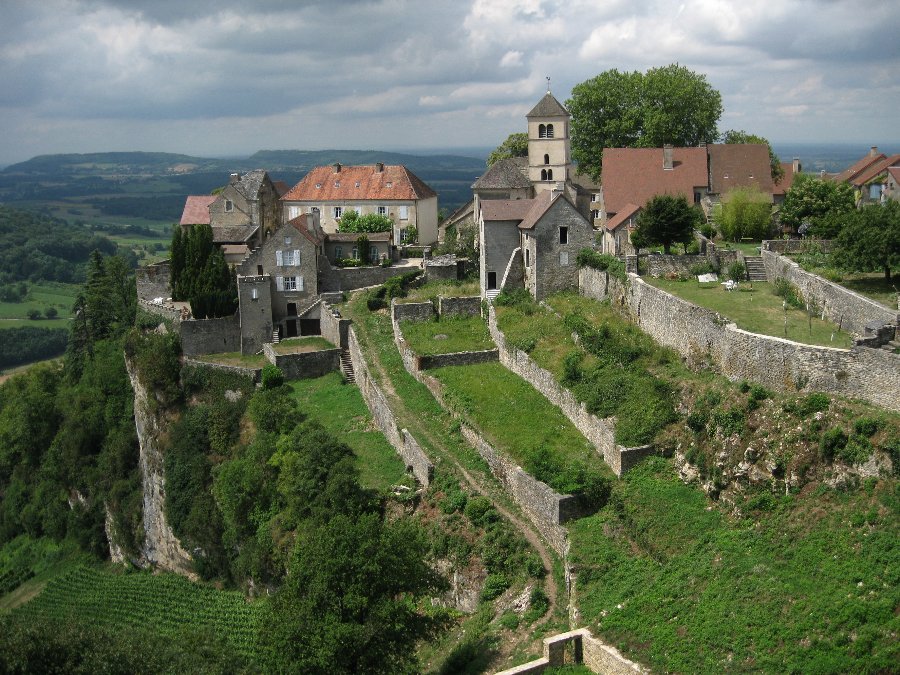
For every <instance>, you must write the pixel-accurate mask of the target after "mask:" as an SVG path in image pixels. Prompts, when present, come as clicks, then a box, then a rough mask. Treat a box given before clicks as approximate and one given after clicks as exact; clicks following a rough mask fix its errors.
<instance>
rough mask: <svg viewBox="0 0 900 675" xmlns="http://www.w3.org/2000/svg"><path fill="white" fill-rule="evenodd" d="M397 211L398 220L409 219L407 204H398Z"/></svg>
mask: <svg viewBox="0 0 900 675" xmlns="http://www.w3.org/2000/svg"><path fill="white" fill-rule="evenodd" d="M397 211H398V213H399V215H400V220H408V219H409V207H408V206H400V207H398V208H397Z"/></svg>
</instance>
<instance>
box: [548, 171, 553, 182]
mask: <svg viewBox="0 0 900 675" xmlns="http://www.w3.org/2000/svg"><path fill="white" fill-rule="evenodd" d="M547 180H553V169H547Z"/></svg>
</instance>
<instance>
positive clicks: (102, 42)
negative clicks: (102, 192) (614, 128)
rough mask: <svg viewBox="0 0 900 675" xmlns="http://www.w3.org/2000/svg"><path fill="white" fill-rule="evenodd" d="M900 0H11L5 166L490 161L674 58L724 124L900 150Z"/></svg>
mask: <svg viewBox="0 0 900 675" xmlns="http://www.w3.org/2000/svg"><path fill="white" fill-rule="evenodd" d="M898 35H900V0H867V1H866V2H858V1H857V0H851V1H846V2H845V1H844V0H779V1H778V2H772V1H771V0H736V1H733V0H685V1H684V2H678V0H564V1H558V2H557V1H548V0H519V1H513V0H447V1H433V0H372V1H365V0H323V1H318V0H266V1H265V2H251V1H248V0H243V1H240V2H239V1H236V0H41V1H40V2H35V1H34V0H3V12H2V22H0V115H2V119H3V131H2V134H0V165H3V164H9V163H12V162H16V161H22V160H25V159H28V158H30V157H32V156H34V155H38V154H49V153H62V152H101V151H114V150H145V151H166V152H179V153H185V154H191V155H200V156H245V155H249V154H251V153H253V152H255V151H257V150H261V149H307V150H318V149H330V148H340V149H384V150H415V149H424V148H428V149H435V148H446V149H454V148H473V147H486V148H491V147H494V146H496V145H498V144H499V143H500V142H501V141H502V140H503V139H505V138H506V136H507V135H508V134H510V133H513V132H519V131H524V130H525V120H524V115H525V114H526V113H527V112H528V111H529V110H530V108H531V107H532V106H533V105H534V104H535V103H536V102H537V101H538V100H539V99H540V97H541V96H542V95H543V94H544V92H545V91H546V88H547V81H546V77H548V76H549V77H550V78H551V80H550V86H551V90H552V92H553V94H554V95H555V96H556V97H557V98H558V99H559V100H560V101H561V102H562V103H565V101H566V99H568V98H569V96H570V94H571V90H572V87H573V86H574V85H576V84H578V83H580V82H583V81H585V80H587V79H590V78H591V77H594V76H595V75H597V74H599V73H600V72H602V71H604V70H608V69H611V68H616V69H618V70H627V71H631V70H640V71H646V70H647V69H649V68H652V67H657V66H665V65H668V64H670V63H676V62H677V63H679V64H681V65H683V66H686V67H688V68H690V69H691V70H693V71H694V72H696V73H699V74H702V75H704V76H705V77H706V78H707V81H708V82H709V83H710V84H711V85H712V86H713V87H714V88H715V89H717V90H719V91H720V92H721V94H722V102H723V106H724V109H725V112H724V114H723V116H722V119H721V120H720V123H719V127H720V129H721V130H725V129H744V130H746V131H749V132H752V133H756V134H759V135H762V136H765V137H767V138H769V140H770V141H773V142H853V143H859V144H860V145H861V146H862V147H864V148H868V146H869V145H872V144H875V143H879V142H880V143H887V144H893V145H898V144H900V124H898V121H900V114H898V113H900V41H898V39H897V36H898Z"/></svg>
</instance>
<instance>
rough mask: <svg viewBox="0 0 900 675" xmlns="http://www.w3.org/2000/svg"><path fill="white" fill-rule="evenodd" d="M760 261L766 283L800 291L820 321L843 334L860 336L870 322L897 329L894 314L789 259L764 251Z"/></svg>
mask: <svg viewBox="0 0 900 675" xmlns="http://www.w3.org/2000/svg"><path fill="white" fill-rule="evenodd" d="M767 243H770V242H767ZM762 259H763V264H765V266H766V279H768V280H769V281H770V282H774V281H775V280H776V279H784V280H785V281H787V282H788V283H790V284H791V285H792V286H794V287H795V288H797V290H799V291H800V295H801V296H803V299H804V300H806V301H808V302H811V303H814V304H815V305H816V307H818V308H819V313H820V315H821V316H822V317H823V318H826V319H828V320H829V321H832V322H834V323H835V324H836V325H838V326H840V327H841V328H843V329H844V330H846V331H850V332H852V333H856V334H857V335H863V334H864V333H865V332H866V331H865V327H866V324H867V323H869V322H870V321H881V322H884V323H886V324H891V325H892V326H895V327H896V326H897V325H898V313H897V310H895V309H894V310H892V309H888V308H887V307H885V306H884V305H882V304H880V303H877V302H875V301H874V300H870V299H869V298H866V297H864V296H862V295H860V294H859V293H854V292H853V291H851V290H849V289H847V288H844V287H843V286H840V285H839V284H835V283H832V282H830V281H827V280H826V279H823V278H822V277H820V276H818V275H815V274H811V273H809V272H806V271H804V270H803V269H801V268H800V265H799V264H797V263H796V262H794V261H793V260H791V259H790V258H785V257H784V256H782V255H779V254H778V253H773V252H771V251H763V252H762Z"/></svg>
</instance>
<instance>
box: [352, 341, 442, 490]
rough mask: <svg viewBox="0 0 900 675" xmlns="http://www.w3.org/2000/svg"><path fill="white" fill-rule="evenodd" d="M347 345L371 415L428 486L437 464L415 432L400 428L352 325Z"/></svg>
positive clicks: (410, 467) (406, 462) (418, 477)
mask: <svg viewBox="0 0 900 675" xmlns="http://www.w3.org/2000/svg"><path fill="white" fill-rule="evenodd" d="M347 348H348V350H349V352H350V359H351V361H352V363H353V372H354V376H355V378H356V384H357V386H358V387H359V391H360V393H361V394H362V397H363V400H364V401H365V402H366V405H367V406H368V408H369V412H371V413H372V418H373V419H374V420H375V423H376V424H377V425H378V428H379V429H381V431H382V433H384V435H385V438H387V439H388V442H389V443H390V444H391V445H392V446H394V449H395V450H396V451H397V453H398V454H399V455H400V457H401V458H402V459H403V462H404V464H406V468H407V470H409V471H412V474H413V475H414V476H415V477H416V480H418V481H419V482H420V483H421V484H422V485H426V486H427V485H429V484H430V483H431V479H432V477H433V475H434V464H432V463H431V460H430V459H429V458H428V455H426V454H425V451H424V450H422V447H421V446H420V445H419V443H418V441H416V439H415V438H414V437H413V435H412V434H410V433H409V431H407V430H406V429H401V428H400V427H399V425H398V424H397V418H395V417H394V413H393V412H392V411H391V407H390V405H389V404H388V401H387V398H386V397H385V395H384V393H383V392H382V391H381V387H379V386H378V383H377V382H376V381H375V380H374V378H373V377H372V374H371V373H370V372H369V366H368V364H366V360H365V357H364V356H363V353H362V350H361V349H360V347H359V341H358V340H357V338H356V332H355V331H354V330H353V326H350V327H349V329H348V331H347Z"/></svg>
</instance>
